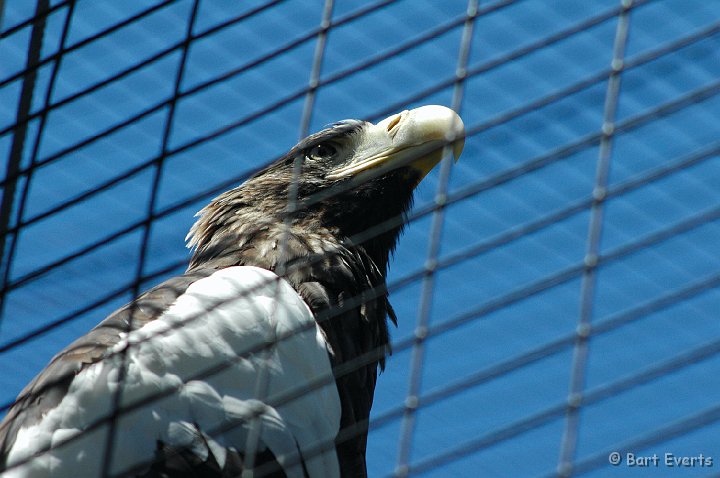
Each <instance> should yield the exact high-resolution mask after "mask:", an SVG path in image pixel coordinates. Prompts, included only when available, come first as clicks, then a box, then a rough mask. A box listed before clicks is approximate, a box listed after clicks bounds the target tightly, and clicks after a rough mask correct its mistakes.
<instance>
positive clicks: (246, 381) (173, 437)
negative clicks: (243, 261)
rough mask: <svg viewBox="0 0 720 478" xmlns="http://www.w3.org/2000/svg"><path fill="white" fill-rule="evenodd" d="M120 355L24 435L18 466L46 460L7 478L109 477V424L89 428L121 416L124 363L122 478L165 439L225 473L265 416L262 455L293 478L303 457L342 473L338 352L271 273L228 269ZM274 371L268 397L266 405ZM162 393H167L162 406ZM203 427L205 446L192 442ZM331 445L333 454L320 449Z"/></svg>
mask: <svg viewBox="0 0 720 478" xmlns="http://www.w3.org/2000/svg"><path fill="white" fill-rule="evenodd" d="M278 338H280V339H281V340H279V341H278ZM267 343H273V345H272V346H271V347H270V348H269V351H268V353H261V352H258V351H259V350H261V349H262V347H263V345H264V344H267ZM112 352H113V355H112V356H111V357H108V358H106V359H105V360H103V361H101V362H98V363H96V364H93V365H91V366H89V367H87V368H85V369H84V370H83V371H81V372H80V373H79V374H78V375H77V376H76V377H75V379H74V380H73V381H72V383H71V385H70V388H69V390H68V393H67V395H66V396H65V397H64V398H63V400H62V401H61V402H60V404H59V405H58V406H57V407H56V408H54V409H52V410H50V411H49V412H48V413H47V414H46V415H45V417H44V418H43V420H42V421H41V422H39V423H37V424H36V425H33V426H31V427H27V428H22V429H21V430H20V431H19V433H18V435H17V440H16V441H15V444H14V446H13V448H12V449H11V450H10V453H9V455H8V465H9V466H12V465H13V464H15V463H19V462H21V461H24V460H27V459H28V458H30V457H32V456H34V455H37V456H35V457H34V458H31V459H30V460H29V461H27V462H26V463H25V464H22V465H20V466H17V467H14V468H12V469H11V470H8V471H7V472H6V473H5V474H3V477H8V478H9V477H13V478H15V477H47V476H99V475H100V474H101V471H102V466H103V463H102V457H103V454H104V452H105V446H106V443H107V434H108V429H109V427H108V425H107V424H106V423H104V424H103V425H102V426H99V427H97V428H95V429H94V430H93V431H91V432H87V431H83V430H85V429H86V428H87V427H88V426H91V425H92V424H93V423H95V422H97V421H98V420H99V419H102V418H103V417H106V416H109V415H110V413H111V411H112V402H113V394H114V393H115V392H116V391H117V390H118V377H119V373H118V372H119V366H120V364H121V361H122V356H123V354H124V355H125V364H126V367H127V371H126V376H125V380H124V383H123V387H122V394H121V397H120V403H121V407H122V408H123V409H127V408H130V410H129V411H124V412H123V413H122V415H121V417H120V418H119V419H118V420H117V428H116V436H115V440H114V443H115V446H114V447H113V453H112V469H111V473H112V474H115V473H121V472H122V471H124V470H128V469H130V468H132V467H134V466H136V465H140V464H143V463H146V462H149V461H151V460H152V459H153V456H154V451H155V448H156V442H157V440H162V441H164V442H166V443H168V444H170V445H186V446H189V447H190V448H191V449H192V450H193V451H195V452H196V453H197V454H198V455H200V456H201V457H202V458H205V457H207V455H208V453H213V454H214V455H215V457H216V459H217V460H218V461H219V462H220V464H221V465H222V464H223V463H224V461H225V456H226V454H225V449H226V448H235V449H237V450H243V449H244V448H245V446H246V440H247V436H248V426H249V425H248V423H249V420H248V419H249V418H250V417H251V415H252V413H253V412H254V411H255V410H258V409H259V410H262V413H261V414H260V417H259V419H260V422H261V423H262V429H261V434H260V439H261V442H262V443H260V444H259V445H258V449H259V450H260V451H261V450H263V449H264V447H268V448H270V449H271V451H272V452H273V453H274V454H275V455H276V457H277V458H278V461H279V462H280V463H285V464H287V470H286V473H287V475H288V476H302V467H301V465H299V464H297V459H298V457H297V454H298V448H299V450H300V454H301V455H302V458H303V460H304V461H305V464H306V467H307V470H308V473H309V474H310V476H313V477H333V476H339V467H338V463H337V456H336V453H335V449H334V447H333V446H332V442H333V439H334V438H335V435H336V434H337V432H338V430H339V426H340V400H339V397H338V394H337V389H336V387H335V382H334V380H333V378H332V370H331V366H330V361H329V358H328V345H327V342H326V341H325V339H324V338H323V334H322V333H321V331H320V328H319V327H318V326H317V324H316V323H315V321H314V319H313V316H312V313H311V312H310V309H309V308H308V307H307V305H306V304H305V303H304V302H303V300H302V299H301V298H300V296H299V295H298V294H297V293H296V292H295V291H294V290H293V289H292V287H291V286H290V285H289V284H288V283H287V282H286V281H284V280H281V279H280V278H278V276H276V275H275V274H273V273H272V272H269V271H267V270H264V269H259V268H256V267H229V268H227V269H223V270H220V271H218V272H216V273H214V274H213V275H211V276H210V277H207V278H204V279H200V280H198V281H197V282H195V283H193V284H192V285H190V287H188V289H187V290H186V292H185V293H184V294H182V295H181V296H180V297H178V299H177V300H176V301H175V303H174V304H173V305H172V306H171V307H170V308H168V310H166V311H165V313H163V315H162V316H161V317H159V318H158V319H156V320H154V321H152V322H150V323H148V324H147V325H145V326H144V327H142V328H140V329H138V330H136V331H133V332H132V333H130V334H128V336H126V337H125V338H124V339H123V340H122V341H121V342H119V343H118V344H117V345H116V346H115V347H114V349H113V351H112ZM263 368H265V370H266V371H267V386H266V387H265V392H266V393H265V394H263V396H258V395H257V392H256V390H258V388H257V384H256V381H257V378H258V376H259V374H260V371H261V370H263ZM321 381H324V382H322V383H324V384H323V385H320V386H315V387H313V388H312V389H311V390H309V391H307V392H306V393H302V394H298V395H299V397H298V398H292V399H291V400H286V401H278V397H282V396H289V395H292V394H293V391H297V390H303V387H307V386H308V384H311V383H316V384H317V383H320V382H321ZM261 388H263V387H261ZM158 394H160V395H163V394H164V395H163V396H161V398H154V399H153V396H154V395H158ZM145 401H148V402H147V403H144V402H145ZM140 403H142V404H143V405H142V406H137V407H136V405H137V404H140ZM195 425H197V427H198V428H199V429H200V430H201V431H202V433H203V436H204V437H205V440H201V439H200V437H199V436H195V437H194V436H193V433H194V430H195ZM68 439H69V441H68V442H67V443H63V442H65V441H66V440H68ZM204 441H206V442H207V446H206V445H205V444H204ZM296 443H297V445H296ZM323 444H324V445H326V446H325V451H323V452H321V453H317V451H313V449H315V448H317V447H318V446H322V445H323ZM208 447H209V448H208ZM48 448H50V450H49V451H44V450H47V449H48ZM218 450H222V451H221V452H218ZM293 463H295V464H294V465H293Z"/></svg>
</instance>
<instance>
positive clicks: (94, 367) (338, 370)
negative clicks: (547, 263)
mask: <svg viewBox="0 0 720 478" xmlns="http://www.w3.org/2000/svg"><path fill="white" fill-rule="evenodd" d="M463 140H464V127H463V123H462V121H461V119H460V117H459V116H458V115H457V114H455V112H453V111H452V110H451V109H449V108H445V107H443V106H423V107H420V108H417V109H413V110H410V111H403V112H402V113H399V114H396V115H393V116H391V117H389V118H387V119H385V120H383V121H381V122H379V123H377V124H372V123H369V122H366V121H358V120H345V121H340V122H338V123H335V124H333V125H332V126H330V127H328V128H327V129H324V130H323V131H320V132H319V133H316V134H313V135H311V136H309V137H308V138H306V139H304V140H302V141H301V142H300V143H299V144H297V145H296V146H295V147H294V148H292V149H291V150H290V151H289V152H288V153H287V154H286V155H285V156H284V157H282V158H281V159H279V160H278V161H276V162H274V163H273V164H271V165H270V166H268V167H267V168H265V169H263V170H261V171H259V172H258V173H256V174H255V175H254V176H252V177H251V178H250V179H248V180H247V181H246V182H245V183H243V184H242V185H240V186H239V187H237V188H235V189H232V190H230V191H228V192H226V193H224V194H222V195H220V196H218V197H217V198H215V199H214V200H213V201H212V202H211V203H210V204H209V205H208V206H206V207H205V208H204V209H202V210H201V211H200V212H199V213H198V215H199V219H198V220H197V222H196V223H195V225H194V226H193V228H192V229H191V230H190V233H189V234H188V243H189V246H190V247H192V248H193V250H194V253H193V256H192V259H191V261H190V265H189V267H188V269H187V272H186V273H185V274H184V275H182V276H179V277H174V278H172V279H169V280H167V281H165V282H163V283H162V284H160V285H158V286H157V287H155V288H153V289H151V290H149V291H147V292H145V293H144V294H142V295H140V296H139V297H138V298H137V299H135V300H134V301H132V302H131V303H130V304H128V305H126V306H125V307H123V308H121V309H119V310H118V311H116V312H114V313H113V314H112V315H110V316H109V317H108V318H106V319H105V320H104V321H102V322H101V323H100V324H99V325H98V326H97V327H95V328H94V329H92V330H91V331H90V332H89V333H87V334H86V335H84V336H83V337H80V338H79V339H78V340H76V341H75V342H73V343H72V344H71V345H70V346H68V347H67V348H66V349H65V350H63V351H62V352H60V353H59V354H58V355H56V356H55V357H54V358H53V359H52V361H51V362H50V364H49V365H48V366H47V367H46V368H45V369H44V370H43V371H42V372H41V373H40V374H39V375H38V376H37V377H36V378H35V379H34V380H33V381H32V382H31V383H30V384H29V385H28V386H27V387H25V389H24V390H22V392H21V393H20V395H19V397H18V399H17V401H16V403H15V404H14V406H13V407H12V408H11V409H10V410H9V412H8V414H7V416H6V417H5V419H4V421H3V422H2V424H0V470H5V471H4V473H2V476H3V478H10V477H13V478H15V477H46V476H62V477H94V476H103V477H106V476H107V477H109V476H113V477H115V476H138V477H235V476H243V477H245V476H255V477H259V476H273V477H318V478H321V477H322V478H325V477H337V476H342V477H364V476H366V474H367V471H366V466H365V448H366V440H367V430H368V417H369V414H370V407H371V405H372V401H373V393H374V390H375V382H376V378H377V372H378V367H380V368H381V369H382V368H383V367H384V357H385V355H386V353H388V352H389V340H388V324H387V321H388V318H389V319H390V320H392V321H393V322H395V320H396V319H395V314H394V312H393V310H392V308H391V307H390V304H389V302H388V298H387V290H386V286H385V277H386V272H387V266H388V259H389V255H390V254H391V252H392V251H393V250H394V248H395V245H396V242H397V239H398V236H399V234H400V232H401V229H402V227H403V222H404V219H405V214H406V212H407V210H408V209H409V207H410V205H411V203H412V195H413V190H414V188H415V187H416V186H417V185H418V183H419V182H420V181H421V180H422V178H423V177H424V176H425V175H426V174H427V173H428V172H429V171H430V170H431V169H432V168H433V167H434V166H435V165H436V164H437V163H438V162H439V161H440V159H441V157H442V155H443V150H445V149H446V147H448V146H449V148H450V149H451V150H452V151H453V153H454V156H455V158H457V157H458V156H459V155H460V152H461V150H462V146H463ZM293 199H294V200H293Z"/></svg>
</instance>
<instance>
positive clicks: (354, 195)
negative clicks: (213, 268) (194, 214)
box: [188, 105, 465, 270]
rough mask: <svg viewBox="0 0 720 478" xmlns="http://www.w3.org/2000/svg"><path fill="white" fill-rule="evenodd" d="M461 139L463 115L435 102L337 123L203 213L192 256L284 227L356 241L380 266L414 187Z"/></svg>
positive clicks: (199, 259) (456, 151) (459, 148)
mask: <svg viewBox="0 0 720 478" xmlns="http://www.w3.org/2000/svg"><path fill="white" fill-rule="evenodd" d="M464 135H465V129H464V125H463V122H462V120H461V119H460V117H459V116H458V115H457V114H456V113H455V112H454V111H453V110H451V109H449V108H446V107H444V106H437V105H430V106H422V107H419V108H416V109H413V110H406V111H403V112H401V113H398V114H395V115H392V116H390V117H388V118H386V119H384V120H382V121H380V122H378V123H377V124H373V123H370V122H367V121H360V120H343V121H340V122H337V123H335V124H333V125H331V126H330V127H328V128H326V129H324V130H322V131H320V132H318V133H315V134H313V135H310V136H309V137H307V138H305V139H303V140H302V141H300V142H299V143H298V144H297V145H296V146H294V147H293V148H292V149H291V150H290V151H289V152H288V153H287V154H286V155H285V156H283V157H282V158H280V159H279V160H278V161H276V162H274V163H273V164H271V165H270V166H268V167H266V168H264V169H262V170H261V171H259V172H257V173H256V174H255V175H253V176H252V177H251V178H250V179H248V180H247V181H246V182H245V183H243V184H242V185H240V186H239V187H237V188H235V189H233V190H231V191H228V192H227V193H225V194H222V195H221V196H219V197H218V198H216V199H215V200H213V201H212V202H211V203H210V204H209V205H208V206H207V207H205V208H204V209H203V210H202V211H200V213H199V215H200V219H199V220H198V221H197V223H196V224H195V226H194V227H193V229H192V230H191V231H190V234H189V235H188V238H189V245H190V246H193V247H195V248H196V253H195V257H194V258H193V262H194V263H198V262H202V261H207V260H208V259H211V258H212V257H214V256H215V255H216V254H218V253H219V252H220V251H225V252H227V251H232V250H233V249H236V248H233V247H228V246H229V245H230V244H229V243H230V242H233V241H236V240H239V241H240V242H242V241H243V237H244V236H247V235H253V234H257V233H258V230H259V229H258V228H260V230H263V231H266V230H267V229H272V228H273V227H274V226H278V227H280V226H283V225H284V226H285V227H286V228H287V227H288V226H289V227H290V230H291V231H292V230H294V229H296V230H304V231H306V232H316V231H327V233H328V234H329V235H331V236H332V237H334V238H339V239H341V240H343V241H349V242H352V243H355V244H361V245H363V247H365V249H366V250H367V251H368V253H369V254H370V255H371V257H373V259H374V261H375V262H376V263H377V265H378V267H379V268H381V269H382V270H384V269H385V266H386V264H387V259H388V255H389V253H390V252H391V251H392V250H393V249H394V247H395V243H396V241H397V237H398V235H399V233H400V230H401V228H402V225H403V222H404V216H405V213H406V212H407V210H408V208H409V207H410V205H411V203H412V197H413V190H414V189H415V187H416V186H417V185H418V184H419V183H420V181H421V180H422V178H424V177H425V175H426V174H427V173H428V172H430V170H431V169H432V168H433V167H434V166H435V165H436V164H437V163H438V162H439V161H440V160H441V159H442V157H443V155H444V154H449V153H450V152H452V154H453V155H454V157H455V158H456V159H457V158H458V157H459V155H460V153H461V151H462V148H463V144H464ZM255 237H256V236H255Z"/></svg>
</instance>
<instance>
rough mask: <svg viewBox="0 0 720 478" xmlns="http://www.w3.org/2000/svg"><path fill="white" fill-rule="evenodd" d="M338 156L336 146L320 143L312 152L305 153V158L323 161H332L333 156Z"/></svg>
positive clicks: (311, 149)
mask: <svg viewBox="0 0 720 478" xmlns="http://www.w3.org/2000/svg"><path fill="white" fill-rule="evenodd" d="M336 154H337V149H336V148H335V146H333V145H332V144H330V143H320V144H316V145H315V146H313V147H312V148H310V150H308V152H307V153H305V156H306V157H307V158H308V159H314V160H321V159H330V158H332V157H333V156H335V155H336Z"/></svg>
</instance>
